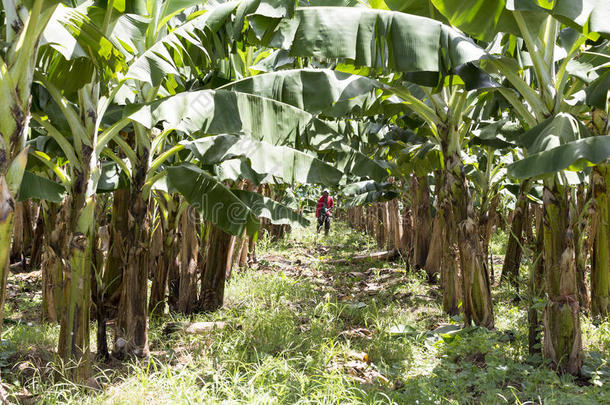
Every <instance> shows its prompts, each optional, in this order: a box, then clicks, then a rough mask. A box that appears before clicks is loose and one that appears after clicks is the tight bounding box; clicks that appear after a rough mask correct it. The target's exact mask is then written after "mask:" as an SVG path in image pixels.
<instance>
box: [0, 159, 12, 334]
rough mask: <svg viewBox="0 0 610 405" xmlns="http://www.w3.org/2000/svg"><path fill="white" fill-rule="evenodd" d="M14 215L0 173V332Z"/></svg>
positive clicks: (5, 185)
mask: <svg viewBox="0 0 610 405" xmlns="http://www.w3.org/2000/svg"><path fill="white" fill-rule="evenodd" d="M0 163H1V162H0ZM14 217H15V200H14V199H13V196H12V193H11V191H10V190H9V188H8V185H7V184H6V179H5V176H4V174H2V175H0V333H2V321H3V320H4V300H5V298H6V282H7V279H8V272H9V265H10V256H11V237H12V235H13V220H14Z"/></svg>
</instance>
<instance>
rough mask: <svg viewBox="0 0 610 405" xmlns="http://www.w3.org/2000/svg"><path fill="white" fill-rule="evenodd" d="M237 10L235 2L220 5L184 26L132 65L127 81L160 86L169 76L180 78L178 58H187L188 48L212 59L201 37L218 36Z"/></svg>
mask: <svg viewBox="0 0 610 405" xmlns="http://www.w3.org/2000/svg"><path fill="white" fill-rule="evenodd" d="M236 6H237V3H235V2H228V3H224V4H220V5H218V6H216V7H214V8H212V9H211V10H210V11H208V12H206V13H204V14H202V15H200V16H197V17H195V18H193V19H192V20H190V21H188V22H186V23H184V24H182V25H180V26H179V27H178V28H176V29H175V30H173V31H172V32H170V33H169V34H168V35H166V36H165V37H163V38H161V39H160V40H158V41H157V42H155V44H154V45H153V46H151V47H150V48H148V49H147V50H146V51H145V52H144V53H142V54H141V55H139V56H138V57H137V58H136V59H135V60H134V61H133V62H132V63H131V65H130V67H129V70H128V71H127V77H129V78H132V79H137V80H140V81H143V82H146V83H150V84H152V85H155V86H157V85H159V84H161V82H162V81H163V79H164V78H165V77H166V76H167V75H170V74H179V73H180V72H179V66H178V64H179V63H180V61H182V60H183V58H182V57H181V58H176V57H175V56H176V55H175V54H178V55H183V54H184V52H185V49H186V48H185V46H186V44H190V45H192V46H194V47H196V48H198V49H200V50H201V52H203V53H204V54H208V57H209V53H210V50H208V49H206V48H205V47H204V46H203V42H202V41H201V39H200V35H205V34H206V32H207V33H214V32H216V31H217V30H218V29H219V28H220V27H221V26H222V25H224V24H225V23H226V22H227V21H228V19H229V17H230V16H231V14H232V13H233V11H234V10H235V8H236Z"/></svg>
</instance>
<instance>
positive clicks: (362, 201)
mask: <svg viewBox="0 0 610 405" xmlns="http://www.w3.org/2000/svg"><path fill="white" fill-rule="evenodd" d="M399 196H400V194H399V193H398V192H396V191H369V192H367V193H362V194H358V195H356V196H355V197H354V198H352V199H349V200H347V201H346V202H345V206H346V207H347V208H351V207H357V206H359V205H366V204H371V203H374V202H383V201H390V200H393V199H394V198H398V197H399Z"/></svg>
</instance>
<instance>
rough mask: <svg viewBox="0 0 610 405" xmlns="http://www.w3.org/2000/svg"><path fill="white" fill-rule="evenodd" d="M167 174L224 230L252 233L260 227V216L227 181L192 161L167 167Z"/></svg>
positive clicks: (192, 203) (172, 181)
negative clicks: (212, 174) (225, 182)
mask: <svg viewBox="0 0 610 405" xmlns="http://www.w3.org/2000/svg"><path fill="white" fill-rule="evenodd" d="M167 178H168V181H169V182H170V183H171V186H173V187H174V188H175V189H176V190H178V191H179V192H180V194H182V195H183V196H184V198H185V199H186V200H187V201H188V202H189V204H191V205H192V206H193V207H195V208H196V209H197V210H198V211H199V212H200V213H201V215H202V216H203V217H204V218H205V219H206V220H208V221H210V222H212V223H213V224H214V225H216V226H218V227H219V228H221V229H222V230H223V231H225V232H227V233H230V234H232V235H241V234H242V233H243V231H244V229H245V230H246V231H247V233H248V234H249V235H253V234H255V233H256V232H257V231H258V227H259V225H260V223H259V220H258V218H257V217H256V215H255V214H254V213H253V212H252V210H251V209H250V207H248V206H247V205H246V204H244V203H243V202H242V201H241V200H240V199H239V198H237V197H236V196H235V194H233V193H232V192H231V190H230V189H229V188H227V187H226V186H225V185H224V184H222V183H221V182H219V181H218V180H216V179H215V178H214V177H212V176H210V175H209V174H207V173H206V172H204V171H203V170H201V169H199V168H198V167H195V166H193V165H188V164H181V165H179V166H173V167H169V168H168V169H167Z"/></svg>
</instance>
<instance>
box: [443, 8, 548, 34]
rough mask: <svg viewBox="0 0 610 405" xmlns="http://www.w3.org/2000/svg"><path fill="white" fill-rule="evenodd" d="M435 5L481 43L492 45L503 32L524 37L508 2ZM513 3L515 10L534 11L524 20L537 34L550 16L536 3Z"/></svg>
mask: <svg viewBox="0 0 610 405" xmlns="http://www.w3.org/2000/svg"><path fill="white" fill-rule="evenodd" d="M431 1H432V3H434V5H435V6H436V8H437V9H438V10H439V11H440V12H441V13H442V14H443V15H444V16H445V17H446V18H447V19H448V20H449V21H450V22H451V24H452V25H454V26H456V27H458V28H459V29H461V30H462V31H464V32H466V33H468V34H470V35H472V36H474V37H475V38H477V39H481V40H484V41H491V40H492V39H493V37H494V36H495V35H496V34H497V33H499V32H507V33H510V34H514V35H517V36H521V30H520V29H519V26H518V25H517V22H516V21H515V17H514V16H513V12H512V11H511V10H509V9H507V7H506V0H460V1H454V0H431ZM511 3H514V4H513V6H515V7H516V8H520V9H523V8H528V9H530V10H528V11H526V12H524V13H523V18H524V19H525V21H526V24H527V26H528V27H532V28H535V29H536V30H537V29H538V27H540V26H541V25H542V22H543V21H544V19H545V18H546V17H547V15H548V14H547V13H546V12H545V10H543V9H542V8H540V7H539V6H538V5H537V4H535V1H534V0H518V1H514V2H511Z"/></svg>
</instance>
